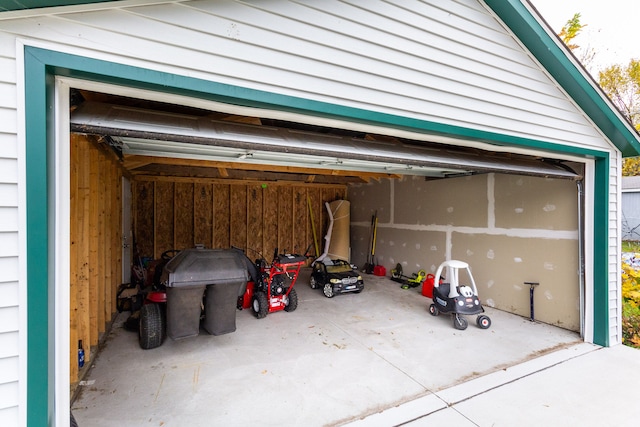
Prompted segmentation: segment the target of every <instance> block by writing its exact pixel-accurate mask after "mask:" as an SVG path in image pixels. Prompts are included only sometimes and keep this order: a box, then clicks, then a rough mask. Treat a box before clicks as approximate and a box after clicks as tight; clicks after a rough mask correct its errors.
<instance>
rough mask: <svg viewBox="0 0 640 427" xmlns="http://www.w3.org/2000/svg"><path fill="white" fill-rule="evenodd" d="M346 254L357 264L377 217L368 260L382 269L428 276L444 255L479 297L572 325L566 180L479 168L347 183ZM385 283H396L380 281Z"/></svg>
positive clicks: (575, 322) (574, 248)
mask: <svg viewBox="0 0 640 427" xmlns="http://www.w3.org/2000/svg"><path fill="white" fill-rule="evenodd" d="M348 191H349V194H348V197H349V200H350V201H351V220H352V227H351V234H352V236H351V244H352V260H353V262H354V263H356V264H357V265H359V266H360V265H364V263H365V262H366V261H367V254H368V252H369V240H370V239H369V230H370V224H371V217H372V215H374V214H376V213H377V217H378V233H377V241H376V251H375V261H376V262H377V263H378V264H380V265H383V266H384V267H385V268H386V269H387V274H389V271H390V270H391V269H392V268H393V267H394V266H395V265H396V263H401V264H402V266H403V271H404V272H405V274H408V275H410V274H411V273H413V272H417V271H418V270H419V269H425V270H426V271H427V272H428V273H429V272H431V273H433V272H435V270H436V268H437V267H438V265H439V264H440V263H441V262H442V261H444V260H446V259H459V260H463V261H466V262H468V263H469V264H470V265H471V268H472V271H473V274H474V278H475V280H476V282H477V283H476V284H477V285H478V292H479V294H480V298H481V299H482V301H483V303H484V304H485V305H487V306H492V307H495V308H498V309H501V310H505V311H508V312H511V313H515V314H518V315H521V316H524V317H527V318H528V317H529V286H528V285H525V284H524V282H531V281H533V282H540V285H539V286H538V287H537V288H536V290H535V294H534V295H535V296H534V298H535V299H534V301H535V317H536V319H537V320H540V321H542V322H546V323H549V324H553V325H557V326H560V327H562V328H566V329H569V330H574V331H579V329H580V291H579V276H578V271H579V268H578V264H579V259H578V231H577V227H578V201H577V188H576V184H575V182H573V181H569V180H558V179H546V178H537V177H526V176H518V175H501V174H486V175H476V176H469V177H460V178H452V179H445V180H430V181H428V180H425V179H424V178H423V177H417V176H416V177H404V178H402V179H400V180H385V181H382V182H371V183H369V184H363V185H354V186H351V187H349V190H348ZM389 285H390V286H394V285H396V283H395V282H392V281H389Z"/></svg>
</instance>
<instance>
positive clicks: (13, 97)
mask: <svg viewBox="0 0 640 427" xmlns="http://www.w3.org/2000/svg"><path fill="white" fill-rule="evenodd" d="M17 104H18V102H17V93H16V87H15V85H14V84H11V83H3V82H0V107H2V108H16V105H17Z"/></svg>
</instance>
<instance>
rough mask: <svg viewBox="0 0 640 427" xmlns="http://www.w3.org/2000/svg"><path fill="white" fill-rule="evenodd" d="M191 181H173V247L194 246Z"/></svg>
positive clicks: (185, 247) (184, 247)
mask: <svg viewBox="0 0 640 427" xmlns="http://www.w3.org/2000/svg"><path fill="white" fill-rule="evenodd" d="M193 203H194V202H193V183H190V182H176V183H175V203H174V207H175V210H174V216H175V221H174V236H175V237H174V243H173V248H175V249H179V250H181V249H187V248H192V247H193V246H194V242H193V238H194V228H193V216H194V205H193Z"/></svg>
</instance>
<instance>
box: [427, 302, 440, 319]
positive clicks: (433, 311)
mask: <svg viewBox="0 0 640 427" xmlns="http://www.w3.org/2000/svg"><path fill="white" fill-rule="evenodd" d="M429 314H431V315H432V316H437V315H438V314H440V310H438V307H436V305H435V304H431V305H430V306H429Z"/></svg>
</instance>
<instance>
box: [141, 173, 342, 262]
mask: <svg viewBox="0 0 640 427" xmlns="http://www.w3.org/2000/svg"><path fill="white" fill-rule="evenodd" d="M132 191H133V204H134V208H133V209H134V230H135V235H136V244H137V249H138V251H139V253H140V256H142V257H145V258H149V259H157V258H159V257H160V255H161V254H162V252H164V251H166V250H169V249H178V250H181V249H186V248H191V247H194V246H195V245H196V244H203V245H204V246H205V247H208V248H228V247H230V246H236V247H239V248H241V249H243V250H244V251H245V253H247V255H249V258H251V259H254V258H256V257H257V256H258V253H262V254H263V255H264V257H265V258H266V259H267V260H268V261H271V257H272V255H273V252H274V250H275V249H276V248H278V249H279V251H280V252H282V251H287V252H297V253H302V252H304V251H305V250H306V249H307V247H309V245H312V243H313V232H312V226H311V216H310V214H309V204H311V211H312V212H313V217H314V220H313V223H314V226H315V229H316V236H317V240H318V245H319V249H320V252H322V249H323V244H324V234H325V232H326V229H327V226H328V215H327V212H326V208H325V206H324V203H325V202H331V201H333V200H337V199H344V198H345V197H346V193H347V188H346V186H344V185H319V184H298V183H260V182H255V181H225V180H211V179H200V178H197V179H196V178H194V179H188V178H168V177H136V178H134V181H133V182H132ZM309 202H310V203H309ZM310 254H311V255H314V254H315V250H314V247H313V245H312V246H311V249H310Z"/></svg>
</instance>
